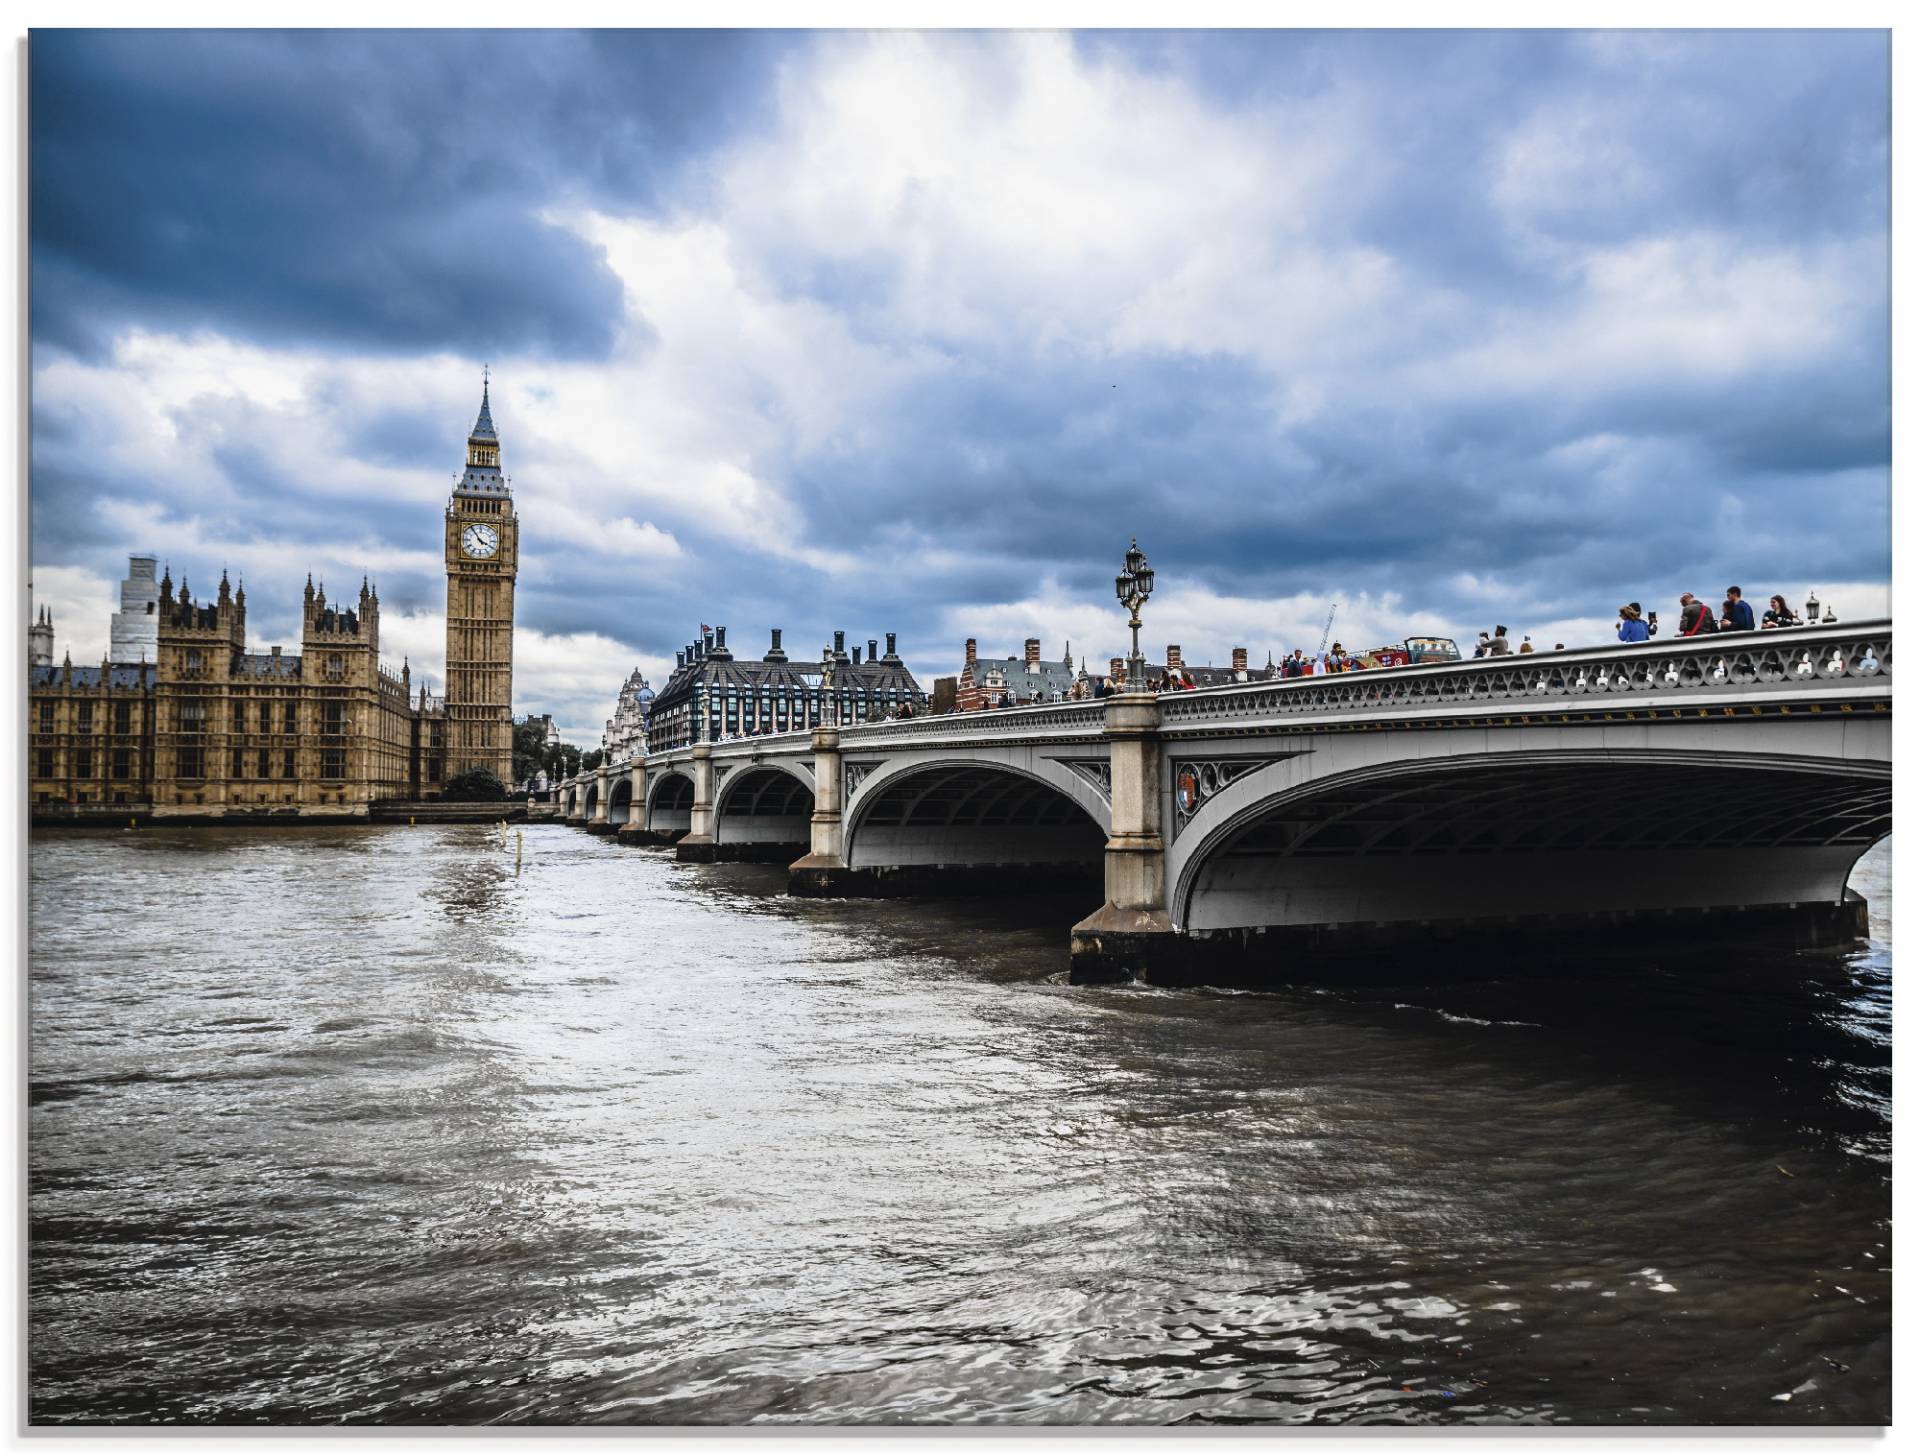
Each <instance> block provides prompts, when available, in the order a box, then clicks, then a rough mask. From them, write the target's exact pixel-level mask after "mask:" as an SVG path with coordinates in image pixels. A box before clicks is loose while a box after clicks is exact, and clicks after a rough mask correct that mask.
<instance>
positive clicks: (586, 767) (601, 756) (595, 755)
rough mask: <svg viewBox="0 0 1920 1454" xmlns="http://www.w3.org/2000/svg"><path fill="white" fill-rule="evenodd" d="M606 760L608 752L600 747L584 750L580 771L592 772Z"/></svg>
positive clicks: (581, 755)
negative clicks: (588, 750) (589, 750)
mask: <svg viewBox="0 0 1920 1454" xmlns="http://www.w3.org/2000/svg"><path fill="white" fill-rule="evenodd" d="M606 760H607V754H606V753H605V752H603V751H601V750H600V749H599V748H598V747H596V748H594V749H593V751H591V752H583V753H581V754H580V771H582V772H592V771H593V770H594V769H595V768H596V767H598V766H600V764H601V763H603V762H605V761H606Z"/></svg>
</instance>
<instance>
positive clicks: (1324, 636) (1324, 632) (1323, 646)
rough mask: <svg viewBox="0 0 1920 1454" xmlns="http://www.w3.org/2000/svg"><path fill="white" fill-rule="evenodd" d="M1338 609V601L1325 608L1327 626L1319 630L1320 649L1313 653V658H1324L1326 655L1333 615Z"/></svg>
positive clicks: (1331, 630) (1331, 632) (1331, 631)
mask: <svg viewBox="0 0 1920 1454" xmlns="http://www.w3.org/2000/svg"><path fill="white" fill-rule="evenodd" d="M1339 609H1340V603H1339V602H1338V601H1335V602H1334V603H1333V604H1332V605H1331V606H1329V607H1327V624H1326V625H1325V626H1323V627H1321V628H1320V649H1319V650H1318V651H1317V652H1315V653H1314V655H1315V656H1325V655H1326V654H1327V641H1328V640H1329V639H1330V638H1331V637H1332V635H1333V613H1334V612H1335V611H1338V610H1339Z"/></svg>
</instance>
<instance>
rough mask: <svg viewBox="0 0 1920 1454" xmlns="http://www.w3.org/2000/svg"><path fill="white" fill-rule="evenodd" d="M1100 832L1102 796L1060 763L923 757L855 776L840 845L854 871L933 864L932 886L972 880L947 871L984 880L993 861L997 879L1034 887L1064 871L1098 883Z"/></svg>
mask: <svg viewBox="0 0 1920 1454" xmlns="http://www.w3.org/2000/svg"><path fill="white" fill-rule="evenodd" d="M1054 766H1057V765H1054ZM1089 800H1091V801H1089ZM1106 839H1107V815H1106V803H1105V800H1104V799H1103V798H1101V797H1100V796H1099V795H1098V793H1096V792H1095V791H1094V790H1093V789H1092V786H1091V785H1090V784H1088V783H1086V782H1084V781H1082V780H1081V779H1079V778H1078V777H1076V776H1075V774H1073V773H1072V772H1071V771H1069V770H1067V769H1065V768H1060V769H1059V770H1058V771H1057V772H1053V771H1048V770H1045V769H1042V768H1039V767H1037V766H1036V765H1034V764H1033V763H1029V762H1014V761H1006V760H997V759H994V758H989V757H983V756H969V757H934V758H924V757H921V758H914V759H911V760H907V761H901V762H892V763H887V764H884V765H882V766H878V767H875V768H873V769H871V770H870V771H869V772H868V773H867V775H866V776H864V777H862V778H861V779H860V780H859V782H858V785H857V788H856V790H855V791H854V793H853V794H852V802H851V804H850V805H849V807H848V810H847V816H846V830H845V848H844V854H845V857H846V862H847V867H848V869H849V870H850V871H851V872H853V873H856V874H875V875H882V876H889V877H894V878H900V879H903V880H913V879H917V878H918V877H919V875H918V874H917V871H919V870H937V871H938V874H937V876H928V877H926V886H927V887H929V888H938V889H952V888H964V887H968V886H970V885H969V884H968V883H967V882H966V881H965V880H964V879H962V878H956V877H955V876H954V874H953V871H954V870H975V871H979V872H977V873H976V875H975V878H976V879H982V880H983V879H985V877H986V874H985V871H989V870H991V871H993V877H992V882H993V883H994V884H995V885H996V886H1015V887H1018V886H1028V885H1027V880H1028V879H1031V881H1032V882H1031V885H1030V886H1034V887H1039V886H1043V885H1044V884H1045V883H1046V882H1047V881H1048V880H1050V879H1053V878H1057V877H1061V876H1068V877H1073V878H1081V877H1088V878H1092V879H1093V880H1094V881H1096V882H1097V880H1098V875H1099V872H1100V866H1101V862H1102V858H1103V854H1104V850H1105V847H1106ZM1036 870H1038V871H1039V872H1035V871H1036ZM1009 875H1011V877H1010V876H1009Z"/></svg>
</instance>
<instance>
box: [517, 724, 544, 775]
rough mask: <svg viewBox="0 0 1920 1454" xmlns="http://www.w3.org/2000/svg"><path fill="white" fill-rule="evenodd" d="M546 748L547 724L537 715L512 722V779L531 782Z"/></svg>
mask: <svg viewBox="0 0 1920 1454" xmlns="http://www.w3.org/2000/svg"><path fill="white" fill-rule="evenodd" d="M546 750H547V724H546V723H545V722H544V721H542V720H541V719H540V718H538V717H529V718H528V719H527V720H526V721H524V722H516V723H514V724H513V780H514V781H515V782H517V783H525V782H532V781H533V775H534V774H535V773H537V772H538V771H540V768H541V763H542V759H543V758H544V757H545V755H546Z"/></svg>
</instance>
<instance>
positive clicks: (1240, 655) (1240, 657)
mask: <svg viewBox="0 0 1920 1454" xmlns="http://www.w3.org/2000/svg"><path fill="white" fill-rule="evenodd" d="M1233 669H1234V670H1235V671H1245V670H1246V669H1247V649H1246V647H1244V646H1236V647H1234V649H1233Z"/></svg>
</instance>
